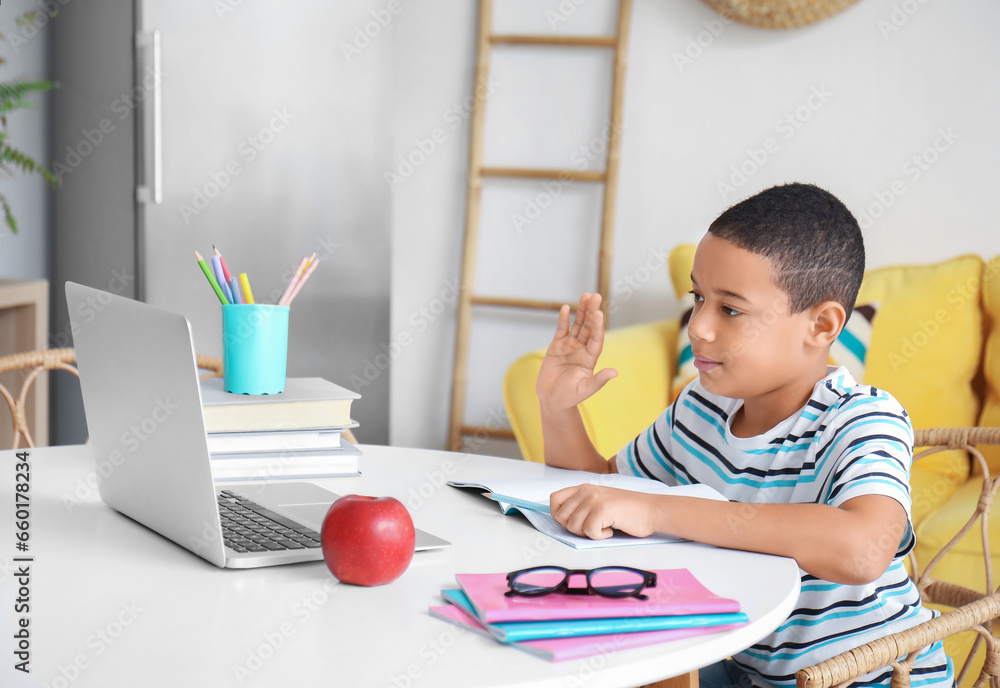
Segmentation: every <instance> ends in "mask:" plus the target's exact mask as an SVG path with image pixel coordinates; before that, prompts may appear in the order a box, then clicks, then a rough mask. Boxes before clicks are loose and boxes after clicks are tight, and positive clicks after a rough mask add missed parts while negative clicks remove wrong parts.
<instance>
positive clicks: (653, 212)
mask: <svg viewBox="0 0 1000 688" xmlns="http://www.w3.org/2000/svg"><path fill="white" fill-rule="evenodd" d="M497 4H498V9H497V15H496V17H497V19H496V21H497V24H498V30H504V31H517V30H521V31H536V32H543V33H548V32H550V31H552V30H556V31H560V32H567V33H588V32H589V33H601V32H610V31H611V30H613V27H614V21H613V17H614V11H613V7H612V5H613V4H614V3H612V2H606V1H605V0H561V1H560V0H531V1H530V2H529V1H528V0H517V1H515V0H497ZM560 9H561V10H562V11H563V12H564V14H565V17H564V16H562V15H559V14H558V13H559V12H560ZM563 18H565V21H562V19H563ZM556 20H558V21H556ZM632 20H633V21H632V37H631V47H630V50H629V55H628V61H629V67H628V73H627V84H626V98H625V115H624V116H625V123H626V129H625V131H624V132H623V137H624V138H623V142H622V165H621V186H620V190H619V201H618V210H617V230H616V239H615V249H614V250H615V252H614V270H613V278H612V283H613V285H614V288H613V290H612V298H613V299H614V304H613V308H614V312H613V315H612V317H611V325H612V326H622V325H627V324H631V323H636V322H640V321H645V320H652V319H658V318H662V317H666V316H669V315H673V314H674V312H675V304H674V301H673V295H672V292H671V290H670V287H669V286H668V285H669V282H668V279H667V274H666V270H665V269H662V268H660V267H658V266H659V265H660V263H659V256H660V255H662V252H663V251H669V249H670V248H671V247H673V246H674V245H675V244H677V243H680V242H685V241H695V240H697V239H698V238H699V237H700V236H701V235H702V234H703V233H704V231H705V229H706V227H707V226H708V224H709V223H710V222H711V221H712V220H713V219H714V218H715V217H716V216H717V215H718V214H719V213H720V212H721V211H722V210H724V209H725V208H726V207H728V206H729V205H731V204H732V203H734V202H737V201H738V200H741V199H742V198H744V197H746V196H749V195H752V194H753V193H755V192H756V191H759V190H760V189H762V188H766V187H768V186H771V185H774V184H778V183H783V182H786V181H793V180H795V181H809V182H813V183H816V184H819V185H821V186H824V187H826V188H828V189H830V190H831V191H833V192H834V193H835V194H836V195H838V196H839V197H840V198H841V199H842V200H843V201H844V202H845V203H846V204H847V205H848V206H849V207H850V208H851V209H852V210H853V211H854V212H855V214H856V215H857V216H858V217H859V219H861V221H862V226H863V228H864V230H865V237H866V241H867V246H868V257H869V260H868V263H869V266H871V267H877V266H881V265H887V264H895V263H901V262H929V261H936V260H940V259H943V258H946V257H950V256H954V255H958V254H961V253H978V254H981V255H983V256H993V255H996V254H998V253H1000V231H998V227H997V222H996V221H995V219H994V214H993V212H992V207H991V205H992V203H991V202H990V201H989V199H990V198H991V197H992V194H993V193H994V190H995V189H996V188H997V186H998V184H1000V165H998V164H997V160H998V159H1000V157H998V156H1000V135H998V133H997V121H998V114H1000V108H998V105H1000V50H997V41H996V35H995V27H996V26H997V25H998V24H1000V3H996V2H995V0H951V1H950V2H944V1H943V0H862V1H861V2H860V3H858V4H857V5H855V6H854V7H852V8H850V9H848V10H846V11H845V12H843V13H842V14H839V15H837V16H835V17H833V18H831V19H828V20H826V21H824V22H821V23H819V24H816V25H813V26H811V27H805V28H801V29H796V30H791V31H768V30H761V29H754V28H751V27H746V26H743V25H740V24H735V23H728V22H724V21H723V20H722V19H721V18H720V16H719V15H718V14H716V13H715V12H713V11H712V10H711V9H709V8H708V7H707V6H706V5H704V4H702V3H700V2H697V1H696V0H636V3H635V8H634V13H633V17H632ZM552 24H555V26H554V28H551V26H550V25H552ZM475 31H476V16H475V10H474V3H471V2H467V3H456V2H453V1H449V0H437V1H436V2H433V1H431V0H423V1H422V2H420V3H407V4H406V5H405V10H404V11H403V12H402V13H401V14H400V15H398V17H396V19H395V20H394V24H393V26H392V40H393V51H394V69H395V79H396V89H395V92H396V100H395V102H394V103H393V108H394V110H395V129H394V131H395V143H394V151H395V152H394V156H393V158H394V160H395V161H396V164H397V165H398V164H401V161H400V158H399V156H403V157H404V158H406V157H410V156H412V158H413V160H416V161H420V164H418V165H415V166H414V167H413V169H412V170H408V169H407V168H406V167H405V165H404V166H403V167H402V168H401V169H402V171H403V172H409V176H406V177H405V179H404V180H403V181H402V182H400V181H399V180H396V184H395V186H394V195H393V213H394V220H393V253H394V258H393V280H394V282H393V299H392V301H393V316H392V322H393V342H387V343H386V344H387V346H388V347H389V348H391V349H392V350H393V352H394V354H395V359H394V363H393V377H392V419H391V428H392V430H391V442H392V443H393V444H397V445H411V446H427V447H443V446H444V444H445V439H446V432H447V421H448V407H449V391H450V384H451V362H452V355H453V347H454V342H453V339H454V327H455V325H454V322H455V317H454V316H455V307H454V291H453V290H454V286H453V285H454V284H455V281H456V280H457V279H458V278H459V260H460V255H461V237H462V232H463V225H464V206H465V186H464V185H465V180H466V166H467V159H466V156H467V151H468V119H467V118H463V117H462V116H461V115H460V114H459V115H456V112H457V111H456V110H455V108H456V106H458V107H461V103H462V101H463V99H464V98H466V97H467V96H468V95H469V94H470V93H471V89H472V86H473V84H472V74H473V72H472V67H473V63H474V60H475V49H474V48H475ZM572 53H575V54H572ZM494 64H495V67H496V70H495V71H494V74H495V81H497V82H498V83H497V84H495V85H494V92H493V93H492V94H491V96H490V98H491V106H490V109H489V111H488V117H487V130H488V132H489V135H488V137H487V143H486V157H487V163H496V164H500V163H512V164H539V165H549V166H558V165H560V164H562V165H570V166H576V165H577V163H578V162H579V161H581V160H582V158H581V153H582V152H586V151H587V150H591V151H593V150H599V149H600V139H601V129H602V126H603V123H604V121H605V118H606V114H605V112H606V108H607V93H608V91H609V84H610V79H609V74H610V71H609V70H610V61H609V60H607V58H604V59H603V60H602V58H600V57H597V58H595V57H593V56H592V55H584V54H582V53H581V52H580V51H573V50H566V49H564V50H562V51H560V52H559V53H558V54H553V53H552V52H551V51H546V50H545V49H532V50H531V51H530V52H528V53H527V54H526V55H519V54H516V53H514V52H513V51H512V49H504V54H501V51H500V50H498V51H496V52H495V59H494ZM588 89H589V90H588ZM789 118H791V119H789ZM453 125H454V126H456V128H453ZM435 130H440V132H439V134H438V137H437V138H438V142H434V140H433V134H434V132H435ZM426 139H430V143H428V142H427V141H426ZM421 140H422V141H423V143H421V142H420V141H421ZM431 144H433V145H431ZM421 147H422V148H423V151H422V152H424V153H425V155H424V156H423V159H422V158H421V156H420V155H419V154H415V153H414V151H418V150H419V149H420V148H421ZM432 148H433V150H432ZM765 154H766V159H765V158H764V155H765ZM914 158H916V160H915V159H914ZM755 159H756V161H755ZM734 166H735V167H736V168H737V169H739V168H741V167H743V168H745V172H746V173H748V174H745V175H744V177H742V178H741V177H740V176H739V175H738V174H737V175H736V176H735V177H734V173H733V167H734ZM391 171H393V170H390V172H391ZM394 171H397V172H398V171H399V170H398V169H397V170H394ZM401 176H402V175H401ZM387 183H388V182H387ZM725 185H728V186H729V187H732V188H726V186H725ZM556 191H557V190H555V189H552V190H551V193H550V195H551V196H553V197H555V196H558V197H557V198H555V202H554V203H552V204H551V206H550V207H549V208H547V209H546V210H545V211H544V212H543V213H542V214H541V216H540V217H538V218H537V219H535V220H534V221H532V222H531V223H530V224H528V225H526V226H525V225H524V224H523V223H519V222H518V221H517V219H516V218H515V215H517V214H522V215H524V214H525V213H526V212H527V210H528V204H529V203H530V201H531V200H532V199H533V198H535V197H537V195H538V194H539V193H541V194H543V198H542V199H541V200H542V201H544V200H546V199H545V198H544V194H545V193H547V192H546V190H545V189H544V188H543V187H541V186H540V185H532V184H524V183H520V182H518V183H513V182H508V183H505V184H503V185H496V184H493V185H492V186H491V187H487V191H486V194H485V196H484V208H485V212H484V223H485V228H484V239H483V241H482V246H483V249H484V250H483V251H482V252H481V253H482V256H483V258H482V260H481V261H480V266H479V275H480V279H479V283H478V285H477V288H478V290H479V291H489V292H491V293H500V292H501V291H502V290H506V293H507V294H513V295H523V294H530V295H533V296H538V297H541V298H556V299H570V300H575V298H576V296H577V295H578V293H579V292H580V291H582V290H584V289H592V288H593V286H594V282H595V279H596V278H595V274H596V268H595V267H594V262H593V261H594V260H596V259H589V258H586V257H588V256H591V255H594V256H596V251H592V250H591V249H592V248H593V247H594V245H595V242H596V219H595V216H596V215H597V214H598V213H599V208H600V204H599V198H598V197H595V194H594V191H593V188H589V189H588V188H586V185H583V184H576V185H573V186H571V187H565V188H563V189H561V190H558V193H556ZM866 213H867V216H866ZM874 215H877V216H878V217H872V216H874ZM524 216H525V217H527V216H526V215H524ZM866 217H867V218H871V219H866ZM505 246H506V247H507V248H504V247H505ZM585 260H591V262H590V263H586V264H585V263H584V261H585ZM649 266H652V269H651V270H650V269H649ZM522 320H523V319H522V318H519V317H514V316H510V315H507V314H500V315H491V316H489V317H488V318H483V319H480V320H477V327H476V328H475V329H474V330H473V350H472V357H473V358H472V362H473V365H472V369H471V370H472V372H471V377H472V380H473V383H472V385H471V387H470V401H469V406H468V410H469V413H468V416H469V419H470V420H471V421H473V422H484V421H485V422H489V421H490V419H491V418H495V417H496V414H497V413H498V412H500V411H501V410H502V403H501V396H500V390H499V382H500V380H502V376H503V373H504V371H505V370H506V368H507V366H508V365H509V364H510V363H511V362H512V361H513V360H515V359H516V358H517V357H518V356H519V355H520V354H522V353H524V352H525V351H528V350H531V349H533V348H538V347H542V346H544V345H545V344H546V343H547V340H548V339H549V337H550V331H551V327H552V323H551V320H552V318H551V316H545V317H534V318H532V321H533V322H532V323H531V324H530V325H527V326H526V325H522V324H520V321H522ZM489 450H490V451H493V449H492V448H490V449H489Z"/></svg>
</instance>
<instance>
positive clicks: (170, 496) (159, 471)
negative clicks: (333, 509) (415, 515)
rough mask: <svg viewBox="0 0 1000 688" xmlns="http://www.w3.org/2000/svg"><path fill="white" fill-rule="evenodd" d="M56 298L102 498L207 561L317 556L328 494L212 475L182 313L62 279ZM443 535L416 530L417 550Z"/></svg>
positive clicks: (247, 563) (301, 485) (249, 562)
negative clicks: (64, 318)
mask: <svg viewBox="0 0 1000 688" xmlns="http://www.w3.org/2000/svg"><path fill="white" fill-rule="evenodd" d="M66 302H67V305H68V306H69V315H70V322H71V324H72V332H73V345H74V347H75V349H76V359H77V368H78V369H79V373H80V387H81V389H82V391H83V405H84V410H85V412H86V416H87V428H88V431H89V433H90V444H91V447H92V449H93V453H94V460H95V463H96V466H97V467H98V469H99V470H98V480H99V486H98V491H99V493H100V496H101V499H102V500H103V501H104V503H105V504H107V505H108V506H110V507H111V508H113V509H115V510H116V511H119V512H121V513H122V514H124V515H126V516H128V517H129V518H131V519H133V520H135V521H138V522H139V523H141V524H143V525H144V526H146V527H147V528H149V529H151V530H153V531H156V532H157V533H159V534H160V535H162V536H164V537H166V538H168V539H170V540H172V541H174V542H175V543H177V544H178V545H180V546H181V547H184V548H185V549H188V550H190V551H191V552H193V553H194V554H197V555H198V556H199V557H201V558H203V559H205V560H206V561H209V562H211V563H213V564H215V565H216V566H220V567H226V568H254V567H259V566H274V565H277V564H292V563H297V562H304V561H320V560H322V558H323V554H322V550H321V547H320V543H319V535H318V533H319V530H320V527H321V525H322V522H323V517H324V516H325V515H326V512H327V509H329V507H330V505H331V504H332V503H333V502H334V501H335V500H336V499H337V498H338V497H339V495H337V494H335V493H333V492H330V491H329V490H326V489H324V488H322V487H320V486H319V485H316V484H313V483H309V482H272V483H268V482H262V481H253V482H247V483H242V484H234V483H230V482H229V481H226V482H225V484H224V485H223V486H221V487H220V486H216V485H215V484H214V483H213V480H212V467H211V460H210V456H209V452H208V440H207V435H206V432H205V419H204V416H203V414H202V404H201V387H200V385H199V381H198V368H197V366H196V363H195V352H194V343H193V340H192V337H191V325H190V323H189V322H188V321H187V319H186V318H185V317H184V316H183V315H180V314H177V313H172V312H170V311H167V310H163V309H161V308H156V307H154V306H150V305H147V304H144V303H140V302H138V301H133V300H131V299H127V298H124V297H121V296H116V295H114V294H109V293H107V292H104V291H100V290H98V289H92V288H90V287H85V286H83V285H80V284H75V283H73V282H67V283H66ZM223 523H225V524H226V525H225V528H223ZM448 544H449V543H448V542H447V541H446V540H443V539H441V538H438V537H436V536H434V535H431V534H429V533H425V532H423V531H420V530H417V533H416V549H417V550H426V549H438V548H441V547H445V546H447V545H448Z"/></svg>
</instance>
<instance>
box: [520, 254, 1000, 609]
mask: <svg viewBox="0 0 1000 688" xmlns="http://www.w3.org/2000/svg"><path fill="white" fill-rule="evenodd" d="M693 257H694V247H693V246H690V245H685V246H679V247H677V248H676V249H674V251H673V252H672V253H671V256H670V273H671V279H672V281H673V286H674V289H675V291H676V293H677V296H678V298H680V297H681V295H683V294H685V293H687V292H688V290H690V288H691V287H690V273H691V263H692V260H693ZM857 303H858V304H859V305H860V304H877V314H876V316H875V319H874V322H873V326H872V332H871V342H870V345H869V347H868V352H867V359H866V367H865V376H864V379H863V382H865V383H866V384H871V385H874V386H876V387H880V388H883V389H886V390H888V391H889V392H891V393H892V394H893V395H894V396H895V397H896V398H897V399H899V401H900V402H901V403H902V404H903V406H904V407H905V408H906V409H907V411H908V413H909V414H910V417H911V419H912V421H913V425H914V427H915V428H933V427H954V426H975V425H983V426H994V427H995V426H1000V256H998V257H997V258H994V259H993V260H991V261H990V262H984V261H983V260H982V259H981V258H979V257H977V256H960V257H957V258H952V259H950V260H945V261H943V262H940V263H937V264H934V265H914V266H898V267H886V268H880V269H876V270H870V271H868V272H867V273H866V274H865V278H864V281H863V283H862V286H861V291H860V293H859V294H858V301H857ZM553 327H554V323H553ZM678 337H679V323H678V321H677V320H676V319H673V320H665V321H660V322H654V323H649V324H643V325H637V326H633V327H626V328H621V329H612V330H609V331H608V333H607V337H606V340H605V346H604V352H603V354H602V355H601V359H600V361H599V364H598V366H599V368H603V367H613V368H616V369H618V372H619V376H618V378H616V379H614V380H612V381H611V382H610V383H608V385H607V386H606V387H605V388H604V389H603V390H601V391H600V392H599V393H598V394H596V395H595V396H594V397H592V398H591V399H588V400H587V401H586V402H584V403H583V404H581V407H580V411H581V414H582V416H583V422H584V425H585V427H586V428H587V432H588V433H589V435H590V438H591V440H592V441H593V442H594V444H595V446H596V447H597V449H598V450H599V451H600V452H601V453H602V454H603V455H604V456H611V455H613V454H615V453H616V452H617V451H618V450H619V449H621V448H622V447H623V446H625V445H626V444H627V443H628V442H629V441H631V440H632V439H633V438H635V436H636V435H637V434H638V433H639V432H640V431H641V430H643V429H644V428H646V427H647V426H648V425H649V424H650V423H651V422H652V421H653V420H654V419H655V418H656V417H657V415H659V414H660V413H661V412H662V410H663V409H664V408H665V407H666V405H667V404H668V402H669V399H670V398H671V393H672V391H673V390H672V389H671V384H672V380H673V377H674V373H675V368H676V361H677V354H678ZM543 355H544V351H536V352H533V353H530V354H527V355H526V356H523V357H522V358H520V359H519V360H517V361H516V362H515V363H514V364H513V365H512V366H511V368H510V369H509V370H508V373H507V376H506V379H505V382H504V399H505V403H506V406H507V412H508V414H509V416H510V419H511V424H512V426H513V430H514V435H515V437H516V438H517V441H518V444H519V445H520V448H521V452H522V454H523V456H524V458H526V459H527V460H530V461H542V456H543V446H542V435H541V423H540V418H539V410H538V400H537V397H536V396H535V379H536V378H537V376H538V370H539V367H540V365H541V361H542V357H543ZM980 449H981V451H982V453H983V455H984V456H985V457H986V459H987V463H988V465H989V470H990V473H991V475H995V474H996V473H997V472H1000V447H996V446H993V447H981V448H980ZM970 463H971V462H970V458H969V456H968V454H967V453H965V452H958V451H946V452H941V453H937V454H933V455H931V456H928V457H926V458H922V459H921V460H920V461H918V462H916V463H915V464H914V466H913V469H912V474H911V488H912V499H913V523H914V527H915V528H916V535H917V546H916V550H915V554H916V559H917V564H918V567H919V568H920V570H923V568H924V567H925V566H926V565H927V563H928V562H929V561H930V558H931V557H932V556H933V554H934V553H936V552H938V551H939V550H940V549H941V547H942V546H943V545H944V544H945V543H946V542H947V541H948V540H950V539H951V537H952V536H954V535H955V533H956V532H958V531H959V530H960V528H961V527H962V525H964V523H965V521H966V520H967V519H968V518H969V516H970V515H971V514H972V512H973V510H974V508H975V505H976V503H977V501H978V499H979V492H980V487H981V485H982V480H981V478H980V477H979V476H978V473H979V470H978V469H977V468H974V467H972V466H971V465H970ZM995 520H1000V514H997V513H994V514H993V515H992V517H991V519H990V521H991V522H992V521H995ZM991 525H992V523H991ZM976 530H977V529H973V532H970V533H969V534H968V535H967V536H966V537H964V538H963V539H962V541H961V542H960V543H959V544H958V545H957V546H956V547H955V548H954V549H953V550H952V552H951V553H949V555H948V556H947V557H946V558H945V559H943V560H942V561H941V562H940V564H938V565H937V566H936V568H935V569H934V575H935V577H937V578H940V579H942V580H946V581H950V582H954V583H959V584H961V585H965V586H967V587H970V588H973V589H975V590H984V589H985V585H986V581H985V575H984V566H983V555H982V546H981V543H980V540H979V535H978V533H977V532H975V531H976ZM991 533H992V537H991V550H992V552H993V557H992V559H993V566H994V568H995V569H996V570H997V571H998V572H1000V527H992V528H991ZM993 585H994V586H995V585H997V581H994V582H993Z"/></svg>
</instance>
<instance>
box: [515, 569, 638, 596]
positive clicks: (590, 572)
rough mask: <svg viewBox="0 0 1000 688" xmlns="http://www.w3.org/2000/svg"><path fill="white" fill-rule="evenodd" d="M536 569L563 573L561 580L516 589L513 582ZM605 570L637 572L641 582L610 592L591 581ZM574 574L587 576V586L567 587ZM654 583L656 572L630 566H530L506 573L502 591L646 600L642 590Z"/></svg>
mask: <svg viewBox="0 0 1000 688" xmlns="http://www.w3.org/2000/svg"><path fill="white" fill-rule="evenodd" d="M537 571H553V572H559V571H561V572H562V573H563V578H562V580H561V581H560V582H559V583H558V584H556V585H552V586H548V587H544V588H542V587H540V588H539V589H538V590H531V591H523V590H517V589H516V588H515V587H514V583H515V582H516V581H517V579H518V578H519V577H520V576H522V575H524V574H526V573H533V572H537ZM607 571H627V572H629V573H637V574H639V575H641V576H642V583H637V585H638V586H639V587H638V588H637V589H635V590H632V591H629V592H619V593H615V592H610V591H608V590H602V589H601V588H599V587H595V586H594V585H593V582H592V580H591V579H592V576H594V575H595V574H598V573H604V572H607ZM576 575H582V576H586V577H587V587H585V588H571V587H569V581H570V578H572V577H573V576H576ZM655 585H656V574H655V573H653V572H652V571H644V570H642V569H636V568H632V567H631V566H599V567H597V568H596V569H567V568H565V567H562V566H532V567H529V568H526V569H521V570H519V571H511V572H510V573H508V574H507V587H508V588H509V590H507V592H505V593H504V595H506V596H507V597H541V596H543V595H554V594H562V595H599V596H601V597H614V598H625V597H635V598H636V599H639V600H647V599H649V597H648V596H646V595H643V594H642V591H643V590H645V589H646V588H651V587H654V586H655Z"/></svg>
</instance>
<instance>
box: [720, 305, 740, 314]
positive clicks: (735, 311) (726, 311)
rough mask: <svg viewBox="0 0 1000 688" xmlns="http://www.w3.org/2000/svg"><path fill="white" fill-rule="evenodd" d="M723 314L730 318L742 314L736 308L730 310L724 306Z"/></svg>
mask: <svg viewBox="0 0 1000 688" xmlns="http://www.w3.org/2000/svg"><path fill="white" fill-rule="evenodd" d="M722 312H723V313H725V314H726V315H728V316H737V315H739V314H740V312H739V311H738V310H736V309H735V308H730V307H729V306H723V307H722Z"/></svg>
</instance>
